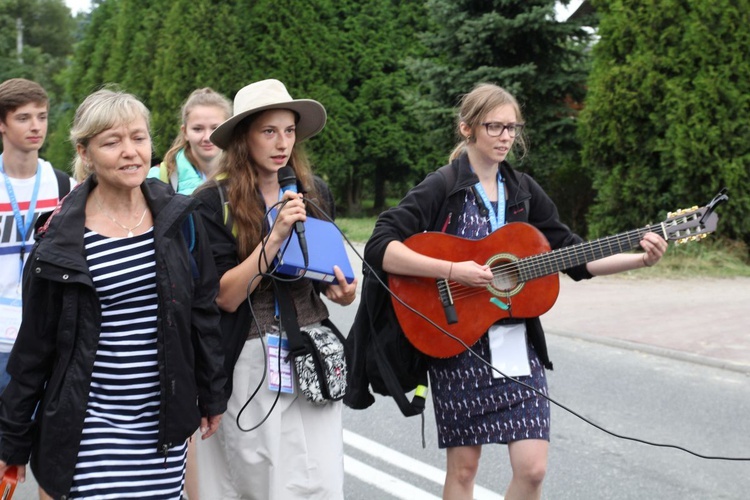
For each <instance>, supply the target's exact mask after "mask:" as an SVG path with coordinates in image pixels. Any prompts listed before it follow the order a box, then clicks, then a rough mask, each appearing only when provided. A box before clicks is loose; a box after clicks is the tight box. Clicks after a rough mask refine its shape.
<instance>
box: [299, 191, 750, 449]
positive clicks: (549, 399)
mask: <svg viewBox="0 0 750 500" xmlns="http://www.w3.org/2000/svg"><path fill="white" fill-rule="evenodd" d="M306 202H310V203H312V204H313V205H314V203H313V202H311V201H310V200H306ZM324 216H325V217H326V218H327V219H328V220H329V221H330V222H332V223H334V222H333V220H332V219H331V218H330V217H328V216H327V215H325V214H324ZM334 225H336V224H335V223H334ZM336 228H337V229H338V231H339V233H340V234H341V236H342V237H343V238H344V240H345V241H346V243H347V244H348V245H349V247H350V248H351V249H352V251H353V252H354V254H355V255H356V256H357V258H358V259H359V260H361V261H362V263H363V264H364V265H365V266H366V267H367V268H368V269H369V270H370V271H371V273H370V274H371V275H372V276H374V277H375V279H376V280H377V281H378V282H379V283H380V285H381V286H382V287H383V288H385V290H386V291H387V292H388V294H389V295H390V296H391V297H393V298H394V299H395V300H397V301H398V302H399V304H401V305H402V306H404V307H405V308H406V309H408V310H409V311H410V312H412V313H414V314H416V315H417V316H419V317H420V318H422V319H424V320H425V321H427V322H428V323H429V324H430V325H432V326H433V327H435V328H436V329H437V330H438V331H440V332H441V333H443V334H444V335H447V336H448V337H450V338H451V339H453V340H455V341H456V342H458V343H459V344H461V346H462V347H464V348H465V349H466V350H467V351H469V352H470V354H471V355H472V356H475V357H476V358H477V359H478V360H479V361H480V362H481V363H482V364H484V365H485V366H487V367H488V368H489V369H491V370H493V371H495V372H497V373H499V374H500V375H502V376H503V377H505V378H507V379H508V380H510V381H512V382H515V383H517V384H519V385H521V386H523V387H525V388H527V389H529V390H531V391H533V392H534V393H536V394H538V395H539V396H541V397H543V398H544V399H546V400H547V401H549V402H550V403H552V404H554V405H555V406H557V407H559V408H561V409H563V410H565V411H567V412H568V413H570V414H571V415H573V416H575V417H577V418H579V419H580V420H582V421H583V422H585V423H587V424H589V425H591V426H592V427H595V428H597V429H599V430H600V431H602V432H605V433H607V434H609V435H610V436H613V437H616V438H619V439H623V440H626V441H634V442H636V443H641V444H646V445H649V446H654V447H659V448H672V449H675V450H680V451H683V452H685V453H688V454H690V455H693V456H695V457H698V458H702V459H705V460H724V461H735V462H750V457H723V456H712V455H704V454H701V453H697V452H694V451H692V450H689V449H687V448H684V447H682V446H679V445H674V444H667V443H656V442H652V441H647V440H645V439H640V438H636V437H631V436H626V435H623V434H618V433H616V432H613V431H610V430H608V429H606V428H604V427H602V426H601V425H598V424H596V423H594V422H592V421H591V420H589V419H587V418H586V417H584V416H582V415H580V414H579V413H577V412H576V411H574V410H572V409H571V408H568V407H567V406H565V405H564V404H562V403H560V402H558V401H556V400H555V399H553V398H552V397H550V396H548V395H546V394H543V393H542V392H540V391H538V390H537V389H536V388H534V387H532V386H530V385H529V384H527V383H525V382H522V381H521V380H518V379H517V378H514V377H511V376H509V375H506V374H505V373H503V372H502V371H500V370H499V369H497V368H496V367H494V366H492V363H490V362H488V361H487V360H486V359H484V358H482V357H481V356H480V355H479V354H477V352H476V351H474V350H473V349H472V348H471V346H469V345H467V344H466V342H464V341H463V340H462V339H460V338H459V337H457V336H455V335H453V334H452V333H450V332H448V331H446V330H445V329H443V328H442V327H441V326H440V325H438V324H437V323H435V322H434V321H432V320H431V319H430V318H428V317H427V316H426V315H424V314H422V313H421V312H420V311H417V310H416V309H415V308H413V307H412V306H410V305H409V304H407V303H406V302H404V300H403V299H401V297H399V296H397V295H396V294H394V293H393V291H392V290H391V289H390V288H389V287H388V285H387V284H386V283H385V282H383V280H381V279H380V277H379V276H378V274H377V273H376V272H375V270H374V269H373V267H372V266H371V265H370V264H369V263H368V262H367V261H366V260H365V259H364V257H363V256H362V255H360V253H359V252H358V251H357V249H356V248H355V247H354V244H353V243H352V242H351V241H350V240H349V238H347V236H346V234H344V232H343V231H342V230H341V228H339V227H338V226H336Z"/></svg>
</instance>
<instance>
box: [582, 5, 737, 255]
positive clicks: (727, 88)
mask: <svg viewBox="0 0 750 500" xmlns="http://www.w3.org/2000/svg"><path fill="white" fill-rule="evenodd" d="M593 4H594V6H595V7H596V9H597V10H598V12H599V16H600V19H601V23H600V27H599V35H600V40H599V42H598V43H597V44H596V45H595V47H594V49H593V53H594V62H593V70H592V73H591V77H590V80H589V96H588V99H587V102H586V108H585V109H584V111H583V113H582V130H581V131H582V138H583V143H584V150H583V157H584V160H585V164H586V166H587V168H589V169H590V171H591V173H592V176H593V178H594V185H595V187H596V188H597V190H598V195H597V198H596V203H595V204H594V205H593V206H592V208H591V211H590V215H589V217H590V222H591V228H592V230H593V231H594V232H595V234H604V233H612V232H614V231H622V230H623V229H628V228H630V227H635V226H637V225H640V224H643V223H644V222H648V221H649V220H652V219H656V217H657V215H665V211H667V210H675V209H678V208H684V207H685V205H688V206H689V205H693V204H699V205H700V204H703V203H705V202H707V201H709V200H710V199H711V197H712V196H713V195H714V194H715V193H716V192H717V191H718V190H719V189H720V188H721V187H725V186H726V187H728V188H729V194H730V203H729V205H728V206H727V207H722V209H721V213H720V216H721V222H720V230H721V233H722V234H723V235H725V236H729V237H732V238H736V239H743V240H744V241H745V242H750V219H748V218H747V217H746V215H745V214H747V212H748V211H750V196H749V195H748V194H747V192H746V186H747V185H748V184H749V183H750V66H748V65H747V61H748V60H749V59H750V31H748V30H747V26H748V25H750V1H748V0H742V1H739V2H737V1H734V0H696V1H694V2H683V1H678V0H663V1H660V2H654V1H652V0H617V1H596V2H593Z"/></svg>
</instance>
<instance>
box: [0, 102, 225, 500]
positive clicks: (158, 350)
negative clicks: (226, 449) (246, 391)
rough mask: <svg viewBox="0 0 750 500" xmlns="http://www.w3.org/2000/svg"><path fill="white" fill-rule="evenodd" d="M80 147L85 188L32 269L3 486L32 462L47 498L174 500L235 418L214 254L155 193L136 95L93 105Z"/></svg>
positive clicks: (56, 220)
mask: <svg viewBox="0 0 750 500" xmlns="http://www.w3.org/2000/svg"><path fill="white" fill-rule="evenodd" d="M71 138H72V140H73V143H74V145H75V147H76V151H77V153H78V158H77V160H76V162H75V170H76V172H75V173H76V177H77V178H78V180H79V181H80V182H81V184H79V186H78V189H75V190H74V191H73V192H71V193H70V195H68V197H67V198H66V199H65V200H64V201H63V203H62V204H61V206H60V207H58V209H57V210H56V211H55V213H54V214H52V216H51V217H50V218H49V219H48V220H47V222H46V224H45V225H44V226H43V227H42V228H40V229H39V236H38V237H37V244H36V245H35V247H34V250H33V252H32V254H31V255H30V257H29V261H28V262H29V263H28V265H27V266H26V269H25V270H24V280H23V287H24V289H23V293H24V299H25V300H24V302H25V304H26V306H25V307H24V311H23V322H22V325H21V330H20V332H19V336H18V343H17V348H16V349H15V350H14V352H13V354H12V355H11V359H10V363H9V366H8V371H9V373H10V374H11V383H10V385H9V386H8V389H7V390H6V391H5V392H4V393H3V395H2V397H1V398H0V432H1V433H2V439H1V440H0V460H2V462H0V472H3V471H4V469H5V468H6V464H7V465H17V466H18V467H19V471H18V472H19V477H20V478H23V477H24V476H25V465H24V464H25V463H26V462H27V461H28V460H29V456H30V459H31V467H32V469H33V471H34V476H35V477H36V479H37V481H38V483H39V486H40V489H41V490H43V491H42V492H41V495H40V496H41V497H42V498H132V497H140V498H149V499H179V498H180V497H181V492H182V487H183V481H184V474H185V454H186V450H187V445H186V443H187V439H188V437H189V436H190V435H191V434H192V433H193V431H195V429H196V428H198V426H199V425H200V428H201V430H202V433H203V438H204V439H205V438H207V437H209V436H210V435H211V434H213V432H214V431H215V430H216V428H217V426H218V424H219V422H220V420H221V414H222V413H223V412H224V410H225V409H226V396H225V395H224V390H223V388H224V383H225V381H226V376H225V374H224V370H223V357H222V356H223V355H222V351H221V339H220V331H219V311H218V309H217V306H216V303H215V298H216V295H217V293H218V278H217V275H216V270H215V268H214V264H213V259H212V256H211V251H210V248H209V242H208V240H207V238H206V237H205V234H204V231H203V225H202V223H201V220H200V218H199V217H198V216H197V215H193V209H194V208H195V206H196V204H197V203H196V201H195V200H192V199H190V198H187V197H184V196H181V195H174V194H173V193H172V191H171V189H169V187H168V186H167V185H165V184H163V183H161V182H159V181H158V180H156V179H153V180H152V179H149V180H146V175H147V173H148V169H149V164H150V159H151V138H150V133H149V113H148V110H147V109H146V107H145V106H144V105H143V104H142V103H141V102H140V101H138V100H137V99H136V98H135V97H133V96H132V95H129V94H126V93H123V92H114V91H111V90H101V91H98V92H96V93H94V94H92V95H91V96H89V97H88V98H87V99H86V100H85V101H84V102H83V103H82V104H81V106H80V107H79V109H78V111H77V112H76V117H75V121H74V124H73V128H72V130H71ZM40 311H43V314H40ZM37 403H39V408H38V410H36V412H35V411H34V408H35V407H36V405H37Z"/></svg>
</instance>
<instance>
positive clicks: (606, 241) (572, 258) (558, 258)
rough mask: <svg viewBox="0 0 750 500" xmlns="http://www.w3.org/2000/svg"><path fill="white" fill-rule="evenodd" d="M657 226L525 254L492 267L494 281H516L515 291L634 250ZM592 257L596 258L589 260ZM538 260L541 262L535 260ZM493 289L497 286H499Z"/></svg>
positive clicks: (465, 290) (458, 294) (469, 290)
mask: <svg viewBox="0 0 750 500" xmlns="http://www.w3.org/2000/svg"><path fill="white" fill-rule="evenodd" d="M657 227H658V225H655V226H651V227H648V226H647V227H645V228H639V229H634V230H632V231H628V232H626V233H621V234H618V235H615V236H610V237H607V238H601V239H599V240H594V241H593V242H583V243H579V244H577V245H573V246H570V247H565V248H561V249H557V250H553V251H550V252H546V253H544V254H541V255H536V256H531V257H524V258H522V259H518V260H515V261H505V262H503V263H502V264H499V265H497V266H493V267H491V268H490V270H491V271H492V274H493V284H496V283H498V279H499V280H500V281H499V282H500V283H512V284H513V286H512V287H511V288H510V290H512V289H513V288H515V287H516V286H518V284H519V283H525V282H526V281H529V280H531V279H534V278H540V277H543V276H547V275H550V274H553V273H555V272H558V271H561V270H562V269H567V268H569V267H573V266H575V265H580V264H583V263H585V262H589V261H591V260H597V259H600V258H603V257H607V256H609V255H613V254H614V253H621V252H624V251H628V250H632V249H633V248H635V247H636V246H637V245H638V243H640V241H641V239H643V235H645V234H646V233H647V232H653V231H654V230H655V228H657ZM613 242H614V243H616V245H615V244H613ZM623 243H627V245H623ZM595 245H598V246H599V251H598V253H597V252H596V251H594V252H593V253H592V251H593V250H594V246H595ZM604 245H606V248H607V250H608V251H609V253H608V252H605V251H604V250H603V246H604ZM615 246H616V247H617V248H616V250H617V251H616V252H615V251H613V250H614V249H615ZM584 247H590V248H591V250H587V249H585V248H584ZM588 256H591V257H594V258H591V259H589V258H588ZM534 261H539V262H538V263H534ZM561 265H562V266H561ZM445 283H446V280H444V279H443V280H438V288H439V291H440V292H444V291H446V285H445ZM488 286H492V285H488ZM493 288H496V289H497V287H493ZM510 290H508V289H504V290H502V291H506V292H507V291H510ZM447 291H449V292H450V294H451V296H452V297H453V298H454V299H466V298H470V297H473V296H475V295H479V294H483V293H485V289H484V288H478V289H477V288H475V287H467V286H464V285H461V284H460V283H458V282H456V281H449V282H448V285H447Z"/></svg>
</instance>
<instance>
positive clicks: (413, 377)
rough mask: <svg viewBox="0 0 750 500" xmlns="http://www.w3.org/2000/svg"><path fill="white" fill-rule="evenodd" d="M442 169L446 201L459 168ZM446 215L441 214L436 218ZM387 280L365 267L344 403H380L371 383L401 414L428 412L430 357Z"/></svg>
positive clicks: (359, 406)
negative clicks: (407, 327)
mask: <svg viewBox="0 0 750 500" xmlns="http://www.w3.org/2000/svg"><path fill="white" fill-rule="evenodd" d="M438 172H440V173H441V174H442V175H443V176H444V177H445V179H446V193H445V197H446V199H447V198H448V193H449V192H450V190H451V189H452V187H453V186H454V184H455V183H456V177H457V172H456V168H455V166H453V165H450V164H449V165H446V166H444V167H441V168H440V169H439V170H438ZM444 205H445V204H444ZM444 218H445V217H444V214H442V213H441V214H440V215H439V216H438V217H437V218H436V221H439V220H442V219H444ZM387 284H388V275H387V273H385V272H384V271H381V270H375V269H372V268H370V267H369V266H368V265H367V264H365V265H364V266H363V281H362V294H361V297H360V303H359V308H358V309H357V314H356V315H355V317H354V322H353V323H352V327H351V330H350V331H349V335H348V336H347V339H346V348H347V350H348V353H347V354H348V359H349V361H350V367H349V372H348V374H347V391H346V396H344V404H346V405H347V406H348V407H350V408H353V409H355V410H364V409H365V408H367V407H369V406H370V405H372V404H373V403H374V402H375V398H374V396H373V395H372V394H371V393H370V391H369V387H368V386H371V387H372V390H373V391H374V392H376V393H378V394H381V395H383V396H390V397H392V398H393V399H394V401H395V402H396V404H397V405H398V407H399V409H400V410H401V413H402V414H403V415H404V416H405V417H411V416H413V415H420V414H422V413H423V412H424V408H425V398H426V396H427V388H428V378H427V371H428V368H429V357H428V356H427V355H426V354H424V353H422V352H421V351H419V350H418V349H417V348H416V347H414V346H413V345H412V344H411V343H410V342H409V340H408V339H407V338H406V335H404V332H403V330H401V326H400V325H399V323H398V319H397V318H396V312H395V311H394V310H393V302H392V301H391V296H390V294H389V293H388V291H387V290H386V288H385V285H387ZM411 391H414V395H413V396H412V398H411V400H409V398H408V397H407V396H406V395H407V393H409V392H411Z"/></svg>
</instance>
